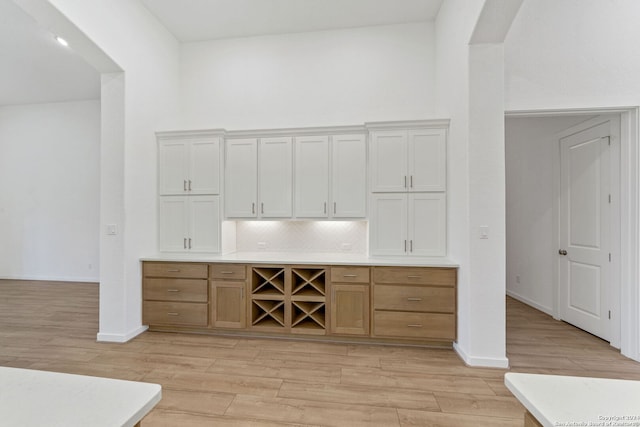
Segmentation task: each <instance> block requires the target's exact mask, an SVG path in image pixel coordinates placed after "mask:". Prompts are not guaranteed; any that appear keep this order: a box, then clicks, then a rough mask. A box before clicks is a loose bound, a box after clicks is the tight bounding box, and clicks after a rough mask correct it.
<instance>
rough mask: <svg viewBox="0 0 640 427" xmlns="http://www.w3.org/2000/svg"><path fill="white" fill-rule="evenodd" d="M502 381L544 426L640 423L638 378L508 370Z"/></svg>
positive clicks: (634, 424) (639, 424)
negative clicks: (631, 379) (612, 377)
mask: <svg viewBox="0 0 640 427" xmlns="http://www.w3.org/2000/svg"><path fill="white" fill-rule="evenodd" d="M504 383H505V385H506V386H507V388H508V389H509V390H511V392H512V393H513V394H514V396H516V398H517V399H518V400H519V401H520V403H522V404H523V405H524V407H525V408H527V410H528V411H529V412H530V413H531V415H533V416H534V417H535V418H536V419H537V420H538V421H539V422H540V423H541V424H542V425H543V426H545V427H551V426H553V427H558V426H640V381H629V380H614V379H607V378H587V377H568V376H561V375H538V374H519V373H512V372H509V373H507V374H505V376H504Z"/></svg>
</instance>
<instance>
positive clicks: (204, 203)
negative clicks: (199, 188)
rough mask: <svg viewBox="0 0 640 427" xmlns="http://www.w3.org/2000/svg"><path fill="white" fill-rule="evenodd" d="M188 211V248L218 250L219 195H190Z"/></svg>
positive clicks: (201, 250)
mask: <svg viewBox="0 0 640 427" xmlns="http://www.w3.org/2000/svg"><path fill="white" fill-rule="evenodd" d="M188 212H189V218H188V221H189V233H188V239H189V240H188V244H187V246H188V248H189V250H191V251H193V252H209V253H215V252H220V196H190V197H189V211H188Z"/></svg>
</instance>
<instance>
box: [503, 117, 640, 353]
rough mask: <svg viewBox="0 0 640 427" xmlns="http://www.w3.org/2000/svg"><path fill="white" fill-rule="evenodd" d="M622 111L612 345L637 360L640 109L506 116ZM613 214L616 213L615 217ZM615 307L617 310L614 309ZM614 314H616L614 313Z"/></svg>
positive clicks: (639, 331) (555, 236)
mask: <svg viewBox="0 0 640 427" xmlns="http://www.w3.org/2000/svg"><path fill="white" fill-rule="evenodd" d="M614 114H615V115H619V117H620V144H619V145H617V146H618V147H619V153H618V156H619V160H620V168H619V171H620V175H619V177H620V180H619V190H618V191H619V194H620V197H619V204H618V209H619V215H618V217H619V218H620V222H619V229H618V230H616V231H615V232H616V233H618V235H619V242H618V243H617V244H614V243H612V246H614V245H615V246H616V249H613V248H612V249H613V250H614V251H615V250H617V251H618V255H617V256H616V255H615V252H612V261H613V260H614V259H615V261H616V262H615V264H614V263H612V264H614V265H612V271H617V274H618V277H619V280H618V281H617V283H619V287H618V290H617V292H616V290H614V291H613V293H612V298H613V300H615V303H613V304H612V305H615V304H616V303H617V305H618V306H619V310H618V312H619V316H618V319H619V325H620V327H619V328H614V329H618V331H619V332H616V333H614V331H612V335H611V345H612V346H614V347H616V348H619V349H620V352H621V353H622V354H623V355H625V356H627V357H629V358H631V359H634V360H637V361H640V285H639V284H638V279H639V269H640V258H639V257H640V248H639V243H640V238H639V237H640V236H638V233H639V232H640V219H639V215H640V206H638V203H639V201H640V198H639V194H638V192H639V191H640V182H639V181H638V178H639V173H640V157H639V154H640V150H639V149H638V148H639V147H638V143H639V135H638V131H639V123H640V107H610V108H580V109H553V110H552V109H541V110H513V111H505V117H558V116H567V115H572V116H575V115H585V116H601V115H614ZM559 150H560V147H559V144H558V155H557V156H556V159H555V160H554V164H553V170H554V179H555V180H556V182H559V177H560V151H559ZM559 189H560V187H559V185H558V186H554V192H556V194H554V206H553V207H552V208H553V224H554V229H553V239H554V241H556V242H559V201H558V196H559V191H560V190H559ZM612 218H613V215H612ZM558 270H559V269H558V263H554V265H553V277H554V283H553V286H554V289H555V291H556V292H554V306H553V311H554V317H555V318H557V317H558V300H559V295H558V292H559V271H558ZM614 310H615V308H614ZM614 316H615V314H614Z"/></svg>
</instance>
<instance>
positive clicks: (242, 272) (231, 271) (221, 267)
mask: <svg viewBox="0 0 640 427" xmlns="http://www.w3.org/2000/svg"><path fill="white" fill-rule="evenodd" d="M246 277H247V267H246V266H245V265H244V264H212V265H211V278H212V279H229V280H244V279H245V278H246Z"/></svg>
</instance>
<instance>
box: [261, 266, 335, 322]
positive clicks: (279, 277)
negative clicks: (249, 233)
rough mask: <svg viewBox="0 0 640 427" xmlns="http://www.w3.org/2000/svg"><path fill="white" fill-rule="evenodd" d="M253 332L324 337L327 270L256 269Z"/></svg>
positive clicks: (321, 268)
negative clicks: (262, 331)
mask: <svg viewBox="0 0 640 427" xmlns="http://www.w3.org/2000/svg"><path fill="white" fill-rule="evenodd" d="M251 272H252V273H251V302H250V304H251V307H250V315H251V328H252V329H256V330H262V329H264V330H267V331H269V332H276V331H282V332H291V333H296V334H314V335H324V334H325V330H326V328H325V325H326V304H327V301H326V296H325V292H326V289H327V269H326V268H324V267H279V266H264V267H263V266H253V267H252V268H251Z"/></svg>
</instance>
